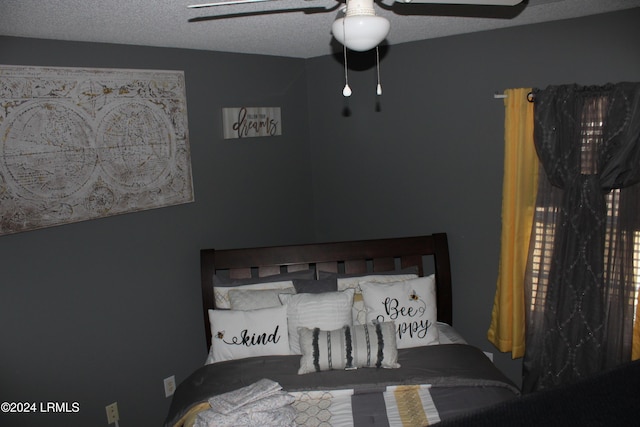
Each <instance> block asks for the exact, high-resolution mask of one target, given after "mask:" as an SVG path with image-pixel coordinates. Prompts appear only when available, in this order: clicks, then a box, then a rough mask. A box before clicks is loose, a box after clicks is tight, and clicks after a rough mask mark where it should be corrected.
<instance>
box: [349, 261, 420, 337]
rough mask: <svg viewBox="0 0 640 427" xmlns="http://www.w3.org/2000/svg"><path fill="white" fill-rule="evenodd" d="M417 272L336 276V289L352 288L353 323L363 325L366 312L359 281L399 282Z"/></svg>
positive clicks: (411, 277) (414, 276) (412, 276)
mask: <svg viewBox="0 0 640 427" xmlns="http://www.w3.org/2000/svg"><path fill="white" fill-rule="evenodd" d="M416 277H418V275H417V274H413V273H401V274H370V275H367V276H352V277H339V278H338V290H339V291H344V290H345V289H354V290H355V294H354V295H353V311H352V315H353V324H354V325H364V324H365V323H366V322H367V319H366V316H367V312H366V310H365V307H364V302H363V301H362V290H361V289H360V284H361V283H390V282H400V281H402V280H407V279H415V278H416Z"/></svg>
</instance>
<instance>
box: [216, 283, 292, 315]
mask: <svg viewBox="0 0 640 427" xmlns="http://www.w3.org/2000/svg"><path fill="white" fill-rule="evenodd" d="M289 288H293V289H294V290H295V287H294V286H293V282H292V281H291V280H285V281H283V282H262V283H254V284H251V285H238V286H214V287H213V297H214V304H215V307H216V308H231V302H230V301H229V291H231V290H233V289H242V290H257V289H289Z"/></svg>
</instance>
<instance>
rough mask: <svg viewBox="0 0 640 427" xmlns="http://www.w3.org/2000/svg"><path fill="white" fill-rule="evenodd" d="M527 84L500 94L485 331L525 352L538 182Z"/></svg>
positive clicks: (499, 343)
mask: <svg viewBox="0 0 640 427" xmlns="http://www.w3.org/2000/svg"><path fill="white" fill-rule="evenodd" d="M530 92H531V89H529V88H520V89H507V90H506V91H505V92H504V93H505V95H506V98H505V100H504V104H505V130H504V143H505V144H504V145H505V150H504V180H503V186H502V235H501V238H500V245H501V248H500V263H499V267H498V283H497V288H496V295H495V299H494V304H493V310H492V312H491V326H490V328H489V331H488V333H487V337H488V338H489V341H491V342H492V343H493V344H494V345H495V346H496V348H498V350H500V351H503V352H508V351H510V352H511V356H512V357H513V358H514V359H515V358H517V357H522V356H524V348H525V308H524V307H525V305H524V304H525V300H524V276H525V269H526V265H527V255H528V253H529V237H530V236H531V226H532V224H533V214H534V209H535V201H536V192H537V184H538V156H537V154H536V150H535V146H534V144H533V103H532V102H529V101H528V100H527V96H528V94H529V93H530Z"/></svg>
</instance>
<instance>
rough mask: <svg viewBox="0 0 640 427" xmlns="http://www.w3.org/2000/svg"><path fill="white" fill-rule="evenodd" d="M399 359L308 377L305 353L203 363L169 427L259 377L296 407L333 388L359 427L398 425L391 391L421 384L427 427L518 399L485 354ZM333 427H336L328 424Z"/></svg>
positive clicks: (450, 348)
mask: <svg viewBox="0 0 640 427" xmlns="http://www.w3.org/2000/svg"><path fill="white" fill-rule="evenodd" d="M398 362H399V363H400V365H401V367H400V368H398V369H370V368H365V369H357V370H347V371H345V370H339V371H338V370H336V371H326V372H317V373H312V374H305V375H298V373H297V371H298V367H299V363H300V356H296V355H290V356H266V357H254V358H247V359H242V360H233V361H226V362H220V363H215V364H211V365H205V366H203V367H201V368H199V369H198V370H196V371H195V372H194V373H193V374H192V375H190V376H189V377H188V378H187V379H185V380H184V381H183V382H182V383H181V384H180V385H179V386H178V388H177V389H176V393H175V394H174V397H173V400H172V402H171V407H170V409H169V414H168V415H167V418H166V421H165V427H178V426H183V425H185V421H186V420H188V419H193V417H194V415H195V414H196V413H197V412H199V411H202V410H207V409H209V408H210V405H209V403H208V400H209V399H210V398H212V397H213V396H217V395H220V394H223V393H228V392H231V391H234V390H238V389H240V388H242V387H247V386H250V385H252V384H254V383H256V382H258V381H260V380H262V379H269V380H271V381H274V382H277V383H278V384H279V385H280V386H281V387H282V388H283V390H285V391H286V392H289V393H291V394H292V395H293V396H295V398H296V403H299V402H300V399H302V398H306V397H308V396H313V395H314V394H313V393H309V392H325V391H330V394H331V395H333V396H337V398H338V400H339V402H338V406H339V405H342V404H343V403H345V404H346V405H347V407H348V408H349V409H348V410H349V411H350V412H351V417H350V419H349V420H350V421H351V420H352V425H354V426H390V425H394V426H395V425H398V424H397V421H395V418H394V417H395V416H396V415H397V408H396V409H394V408H391V407H390V404H389V398H388V396H389V395H390V394H397V393H395V391H396V390H398V388H397V386H409V385H413V386H420V387H417V388H416V387H414V388H413V389H414V390H418V391H419V392H420V393H421V396H423V398H422V401H423V405H425V406H426V407H425V411H431V415H430V418H429V423H430V424H432V423H433V420H435V422H437V421H438V420H446V419H449V418H452V417H455V416H458V415H461V414H464V413H468V412H470V411H474V410H477V409H479V408H484V407H488V406H491V405H494V404H496V403H499V402H504V401H506V400H509V399H513V398H515V397H516V396H518V395H519V390H518V389H517V387H516V386H515V385H514V384H513V383H512V382H511V381H510V380H508V379H507V378H506V377H505V376H504V375H503V374H502V373H501V372H500V371H499V370H498V369H497V368H496V367H495V366H494V365H493V363H491V361H490V360H489V359H488V358H487V357H486V356H485V355H484V353H482V351H480V350H479V349H477V348H475V347H473V346H470V345H466V344H447V345H435V346H427V347H415V348H408V349H401V350H399V356H398ZM410 389H411V388H410ZM399 390H401V391H403V390H407V388H406V387H404V388H402V387H401V388H400V389H399ZM425 402H426V403H425ZM296 403H294V404H293V405H294V406H295V405H296ZM429 405H432V406H433V407H431V408H430V407H428V406H429ZM434 411H435V416H434V414H433V412H434ZM299 423H300V422H299ZM422 423H423V424H424V421H423V422H422ZM300 424H302V423H300ZM329 424H330V425H334V423H332V422H331V420H330V421H329Z"/></svg>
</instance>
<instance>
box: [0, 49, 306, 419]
mask: <svg viewBox="0 0 640 427" xmlns="http://www.w3.org/2000/svg"><path fill="white" fill-rule="evenodd" d="M0 63H3V64H33V65H48V66H74V67H109V68H130V69H176V70H184V71H185V80H186V86H187V100H188V114H189V131H190V146H191V159H192V169H193V183H194V188H195V202H194V203H190V204H184V205H179V206H175V207H168V208H163V209H155V210H150V211H145V212H139V213H132V214H126V215H121V216H116V217H111V218H106V219H100V220H93V221H87V222H83V223H77V224H71V225H65V226H59V227H52V228H47V229H42V230H36V231H30V232H26V233H20V234H15V235H7V236H1V237H0V325H2V329H1V330H0V346H1V348H0V402H3V401H69V402H73V401H78V402H79V403H80V412H79V413H78V414H73V415H69V414H39V415H23V416H18V415H13V414H11V415H9V414H2V413H0V425H2V426H29V427H32V426H45V425H47V426H49V425H51V426H91V425H93V426H101V425H104V426H106V425H107V422H106V415H105V409H104V407H105V406H106V405H107V404H109V403H111V402H114V401H117V402H118V406H119V409H120V416H121V422H120V425H121V426H134V425H135V426H141V427H144V426H159V425H161V424H162V421H163V420H164V417H165V416H166V414H167V411H168V408H169V402H170V399H166V398H165V397H164V389H163V383H162V380H163V378H165V377H168V376H170V375H172V374H175V375H176V379H177V380H178V381H181V380H183V379H184V378H186V376H187V375H188V374H189V373H190V372H191V371H192V370H194V369H195V368H197V367H198V366H200V365H202V364H203V362H204V360H205V358H206V348H205V341H204V328H203V319H202V314H201V297H200V289H199V288H200V273H199V262H200V260H199V250H200V249H201V248H204V247H232V246H245V245H247V246H253V245H267V244H280V243H282V244H284V243H291V242H296V243H303V242H308V241H311V240H313V238H314V233H313V221H312V219H313V205H312V194H311V191H310V188H311V175H310V170H311V168H310V163H309V146H308V124H307V117H308V114H307V97H306V75H305V73H306V71H305V61H304V60H298V59H287V58H276V57H265V56H251V55H236V54H223V53H210V52H204V51H188V50H177V49H156V48H142V47H133V46H115V45H100V44H84V43H65V42H53V41H44V40H28V39H17V38H0ZM243 105H244V106H280V107H281V109H282V110H281V111H282V121H283V123H284V134H283V136H281V137H277V138H252V139H247V140H242V141H239V140H223V139H222V131H221V116H222V112H221V108H222V107H237V106H243ZM0 203H2V201H1V200H0Z"/></svg>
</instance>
